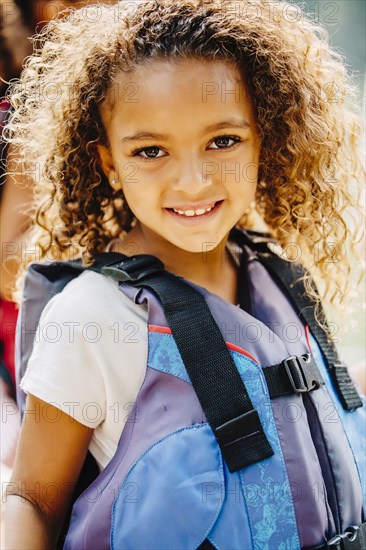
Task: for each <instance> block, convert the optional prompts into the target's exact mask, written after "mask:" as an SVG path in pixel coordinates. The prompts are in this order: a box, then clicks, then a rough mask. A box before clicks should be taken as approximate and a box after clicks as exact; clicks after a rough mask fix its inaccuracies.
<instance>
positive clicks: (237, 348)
mask: <svg viewBox="0 0 366 550" xmlns="http://www.w3.org/2000/svg"><path fill="white" fill-rule="evenodd" d="M148 329H149V332H160V333H162V334H171V333H172V331H171V329H170V328H169V327H163V326H160V325H148ZM226 345H227V347H228V348H229V349H231V350H232V351H236V352H238V353H241V354H242V355H245V356H246V357H249V359H251V360H252V361H254V362H255V363H257V364H259V362H258V360H257V359H256V358H255V357H254V355H252V354H251V353H249V351H246V350H245V349H244V348H241V347H240V346H237V345H236V344H232V343H231V342H226Z"/></svg>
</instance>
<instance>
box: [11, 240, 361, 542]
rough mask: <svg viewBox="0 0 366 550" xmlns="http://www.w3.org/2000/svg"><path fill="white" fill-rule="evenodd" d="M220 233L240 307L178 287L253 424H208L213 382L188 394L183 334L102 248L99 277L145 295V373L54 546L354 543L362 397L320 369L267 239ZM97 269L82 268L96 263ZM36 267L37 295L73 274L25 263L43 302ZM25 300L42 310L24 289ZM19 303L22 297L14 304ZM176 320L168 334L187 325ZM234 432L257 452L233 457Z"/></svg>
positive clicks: (320, 357) (319, 355)
mask: <svg viewBox="0 0 366 550" xmlns="http://www.w3.org/2000/svg"><path fill="white" fill-rule="evenodd" d="M231 237H232V238H233V240H236V242H238V243H240V246H241V247H242V259H241V268H240V276H241V279H240V280H242V281H243V286H244V281H245V289H244V290H245V292H244V291H242V292H241V293H239V294H240V295H241V296H242V300H241V302H243V303H245V309H243V308H242V307H240V308H239V307H235V306H233V305H232V304H229V303H228V302H226V301H225V300H223V299H221V298H219V297H218V296H217V295H215V294H212V293H210V292H208V291H207V290H206V289H204V288H202V287H199V286H197V285H194V284H193V283H190V282H188V281H183V282H184V283H185V284H186V285H188V286H189V287H190V288H191V289H194V290H195V292H198V293H199V294H200V295H201V296H202V297H203V299H204V302H205V304H207V306H208V309H209V312H210V314H211V315H212V317H213V319H214V321H215V323H216V325H217V327H218V328H219V331H220V333H221V337H222V340H223V342H224V345H225V351H226V350H227V351H228V353H229V354H230V356H231V359H232V361H233V365H234V368H235V372H236V373H237V374H238V375H239V378H240V381H241V383H242V384H243V388H244V390H240V391H246V392H247V394H248V398H249V401H250V403H251V404H252V406H253V409H254V411H255V415H257V416H256V417H258V424H255V427H254V428H253V429H252V428H251V429H250V430H249V428H248V427H247V424H248V415H247V416H246V415H244V414H243V415H242V416H243V418H241V419H240V423H241V425H240V430H239V429H238V428H237V424H233V425H229V426H228V427H227V426H225V431H224V432H223V433H224V436H222V435H221V432H220V430H216V428H215V426H214V427H213V424H212V414H213V413H212V410H211V408H210V406H208V407H207V403H206V402H205V397H206V394H205V392H206V391H207V393H208V394H209V393H210V392H211V394H210V395H211V404H212V401H214V403H213V409H214V408H215V405H216V404H217V407H218V408H219V399H217V401H216V395H215V394H214V390H215V388H214V384H213V383H212V381H210V379H209V377H207V376H206V381H205V384H206V386H207V390H206V389H205V384H203V386H204V395H203V397H202V393H201V392H202V388H201V389H200V388H199V387H198V386H197V380H196V371H194V370H193V371H192V370H191V367H189V368H188V365H187V362H186V364H185V363H184V361H183V358H182V357H186V350H185V347H189V344H190V342H188V343H183V344H182V342H181V341H180V334H179V335H178V336H179V337H177V336H176V337H174V336H173V333H174V334H176V330H177V329H176V326H175V324H174V323H173V325H172V326H170V325H169V322H168V321H167V317H168V318H169V319H171V311H170V310H169V308H168V307H167V305H166V304H165V302H164V300H163V301H162V298H161V297H160V298H159V295H158V294H157V292H156V291H155V292H154V290H153V289H152V287H151V286H149V284H148V282H149V276H151V274H152V273H151V272H149V269H148V268H147V269H146V268H144V267H141V265H140V268H139V272H140V274H141V273H142V276H141V278H140V280H139V284H136V283H137V280H136V278H134V275H133V274H132V276H131V279H130V280H128V278H129V277H130V275H131V273H130V274H129V275H128V276H127V277H126V271H124V268H126V266H127V264H126V265H125V266H124V265H122V264H123V262H121V263H118V264H117V263H116V262H117V256H115V257H113V258H112V257H110V258H109V263H110V264H112V266H108V267H107V268H106V269H105V268H104V273H108V274H109V275H111V276H116V277H117V278H119V279H120V284H119V288H120V291H121V292H123V293H125V294H126V295H127V296H128V297H129V298H130V299H131V300H134V301H135V302H136V303H139V304H142V303H147V304H148V360H147V370H146V377H145V380H144V382H143V384H142V387H141V388H140V391H139V393H138V396H137V398H136V403H135V407H134V409H133V411H132V412H131V414H130V418H129V421H128V422H127V423H126V425H125V428H124V429H123V431H122V434H121V438H120V441H119V444H118V448H117V451H116V453H115V455H114V457H113V458H112V460H111V461H110V463H109V464H108V465H107V467H106V468H105V469H104V470H103V472H102V473H101V474H99V475H98V476H97V477H96V479H95V480H94V481H93V482H92V483H91V484H90V485H89V486H87V487H86V488H85V489H84V490H83V491H82V492H81V494H79V496H78V498H77V499H76V502H75V503H74V505H73V508H72V513H71V518H70V523H69V525H68V529H67V535H66V538H65V543H64V548H65V549H80V548H85V549H86V548H87V549H94V548H95V549H98V550H99V549H104V548H105V549H107V548H113V549H121V548H126V549H142V548H143V549H163V548H165V549H172V548H174V549H188V548H192V549H196V548H218V549H245V550H247V549H258V550H259V549H261V550H262V549H269V550H271V549H277V548H279V549H280V548H281V549H282V548H286V549H291V550H292V549H294V550H296V549H301V548H319V549H321V548H348V547H350V546H347V545H349V544H352V545H353V546H352V548H358V549H361V548H365V532H366V527H365V524H363V522H364V521H365V517H364V516H365V512H364V510H365V503H366V483H365V469H364V457H365V440H364V438H363V437H360V434H361V433H364V430H365V410H366V409H365V406H364V403H363V406H360V405H362V400H361V398H360V397H359V396H358V394H357V392H356V391H355V388H354V386H353V384H352V381H351V382H348V380H350V379H349V378H346V375H345V374H344V370H342V373H341V375H340V377H339V376H338V375H337V376H334V374H332V367H331V366H330V365H329V357H331V359H332V360H334V362H335V361H336V359H337V358H336V357H335V355H334V354H335V352H334V350H333V348H332V349H331V351H330V352H329V350H326V351H327V352H328V354H327V353H325V352H324V349H323V348H324V346H323V348H322V347H321V346H320V345H319V341H320V343H322V340H321V332H319V331H318V330H317V329H316V328H315V330H314V322H313V321H311V320H310V321H309V316H308V312H307V314H306V315H303V310H299V308H298V307H297V305H296V303H295V302H296V300H294V299H293V296H292V295H291V294H289V293H288V291H287V288H286V285H284V284H281V283H280V279H281V277H280V278H278V277H276V275H274V272H273V271H271V265H270V262H271V260H272V259H273V257H274V255H273V254H272V253H271V252H270V251H269V249H268V247H267V242H268V239H267V238H265V237H263V236H260V235H256V234H250V235H248V233H246V232H244V231H240V230H239V232H237V231H235V232H232V234H231ZM261 255H262V257H261ZM274 261H277V259H276V258H275V259H274ZM113 262H114V263H113ZM266 262H267V265H266ZM281 262H284V261H283V260H281ZM105 263H106V262H105V259H104V264H105ZM286 263H287V262H286ZM102 264H103V260H101V263H100V264H99V266H98V265H96V266H94V269H96V270H100V271H101V272H103V268H101V265H102ZM61 267H62V269H63V273H62V277H61V276H60V269H61ZM155 268H156V264H155ZM159 269H160V268H159V267H158V269H157V273H156V279H157V278H158V277H159ZM289 269H291V268H289ZM30 270H32V268H30ZM47 270H48V271H47ZM52 270H53V271H52ZM116 270H117V272H119V275H118V273H117V274H116ZM153 271H154V269H152V272H153ZM46 272H47V277H46V279H47V281H48V282H47V284H48V285H49V289H48V299H49V297H50V296H49V293H50V292H49V291H50V289H51V288H52V289H53V291H54V290H55V288H56V287H57V290H56V291H59V289H60V288H61V287H62V286H64V284H65V280H71V279H72V278H73V277H75V276H77V266H76V265H74V266H70V264H68V265H65V264H64V265H63V266H61V265H60V264H53V267H51V266H48V268H47V269H46V271H45V270H44V266H41V267H39V266H33V279H37V277H34V274H35V273H37V274H38V275H39V276H38V279H37V280H38V289H39V296H41V295H42V289H43V296H44V299H43V301H45V300H46V301H47V299H46V297H45V295H44V288H45V284H44V279H45V273H46ZM79 272H80V271H79ZM121 272H122V276H121ZM51 273H52V274H51ZM277 273H278V270H277ZM295 275H296V273H295ZM144 276H145V279H144ZM30 278H32V275H30ZM292 278H294V275H292ZM150 281H151V279H150ZM181 282H182V281H181ZM285 282H286V281H285ZM32 286H33V288H37V285H35V284H34V281H33V283H32ZM156 288H159V286H157V287H156ZM156 288H155V290H156ZM264 290H265V291H264ZM53 291H52V292H53ZM28 296H29V292H28ZM26 297H27V289H26V288H25V298H26ZM302 299H303V298H302ZM33 300H36V303H38V305H39V309H40V310H41V309H42V308H43V307H44V304H43V305H42V308H41V307H40V306H41V304H39V302H37V300H39V299H38V298H37V296H35V294H33ZM297 302H299V300H298V299H297ZM162 303H164V307H163V305H162ZM30 305H31V304H30V302H29V299H28V300H27V299H25V302H24V307H25V309H26V308H27V307H29V306H30ZM181 309H182V308H181ZM188 313H189V312H187V315H188ZM24 316H25V311H24V310H23V311H22V317H21V318H22V319H23V320H24ZM305 317H307V319H308V321H309V322H307V320H306V318H305ZM189 322H190V321H189V317H187V318H186V321H185V326H183V327H182V330H181V333H184V329H185V328H186V332H187V333H189V326H188V325H189ZM172 329H173V330H172ZM195 330H197V329H195ZM198 330H199V329H198ZM202 331H203V329H202ZM203 332H204V331H203ZM189 334H190V333H189ZM194 339H195V338H194V335H192V336H191V345H192V346H194V341H193V340H194ZM200 345H201V347H203V346H205V340H204V339H203V340H202V339H201V341H200ZM207 345H208V346H209V349H211V348H210V344H209V343H208V344H207ZM182 346H183V348H182ZM330 347H331V346H330ZM23 351H24V352H25V350H23ZM25 355H26V353H23V357H24V356H25ZM197 357H200V355H199V350H198V351H197ZM327 358H328V360H327ZM24 368H26V361H23V363H22V369H23V371H24ZM341 368H342V369H344V366H343V365H342V367H341ZM197 371H198V373H199V369H197ZM228 372H229V371H228ZM189 373H191V376H190V375H189ZM339 379H340V382H339ZM345 381H347V385H346V382H345ZM192 382H194V384H192ZM230 383H231V384H232V385H233V384H234V383H233V382H231V381H230V380H228V382H227V386H228V387H229V388H230ZM235 384H236V382H235ZM345 387H346V389H347V391H346V392H345V393H346V396H345V397H344V396H343V395H342V393H341V390H344V388H345ZM232 395H233V400H235V399H236V398H237V396H236V394H234V393H233V394H232ZM23 397H24V396H20V399H22V398H23ZM208 402H210V399H208ZM202 403H203V405H202ZM209 405H210V403H209ZM228 407H229V404H228ZM239 409H240V407H239ZM252 417H253V415H252V414H251V415H250V418H252ZM243 426H244V427H243ZM246 430H247V431H246ZM239 432H240V433H239ZM258 434H259V435H258ZM262 435H263V437H259V436H262ZM257 437H258V438H259V439H258V440H257V439H256V438H257ZM253 438H254V439H253ZM238 440H240V442H241V443H242V445H241V451H243V449H244V455H245V454H246V453H245V449H246V448H248V453H249V448H251V447H250V445H251V442H252V441H254V442H255V445H257V442H258V441H259V443H258V445H257V446H259V447H261V446H262V447H263V445H264V446H265V445H267V444H268V446H267V447H266V449H267V450H266V452H265V453H264V455H262V457H260V456H259V455H258V456H257V457H256V458H255V457H254V458H252V459H251V460H250V461H249V462H250V463H248V464H246V465H245V466H243V462H240V460H241V459H240V460H239V462H236V461H237V455H236V454H235V453H234V455H233V453H231V454H230V452H228V447H229V450H230V447H232V448H234V447H236V446H237V444H238ZM246 445H247V447H246ZM268 449H269V451H268ZM239 450H240V449H239ZM255 452H257V449H255ZM239 454H240V453H239ZM233 456H234V459H233V461H232V457H233ZM258 457H259V458H258ZM245 460H246V458H245V456H244V461H245ZM79 493H80V491H79ZM353 539H354V540H353Z"/></svg>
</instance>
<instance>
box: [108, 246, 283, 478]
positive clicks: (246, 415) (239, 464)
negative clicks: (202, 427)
mask: <svg viewBox="0 0 366 550" xmlns="http://www.w3.org/2000/svg"><path fill="white" fill-rule="evenodd" d="M145 261H146V264H145ZM132 262H135V264H136V268H135V266H134V264H133V263H132ZM151 262H152V263H151ZM131 263H132V269H131ZM137 265H139V266H140V267H141V266H143V269H144V273H145V274H144V275H143V276H142V275H141V270H140V269H137ZM162 268H163V264H162V263H161V262H160V261H159V260H157V261H156V258H154V257H153V256H150V257H148V256H145V255H141V256H140V257H139V256H134V257H133V258H131V261H129V260H125V261H122V262H120V263H118V264H115V265H113V266H108V267H104V268H102V269H101V273H103V274H105V275H109V276H112V277H114V278H116V279H118V280H120V281H123V282H127V283H129V284H131V285H132V286H135V287H143V288H148V289H149V290H151V291H152V292H154V293H155V294H156V295H157V296H158V298H159V299H160V301H161V303H162V306H163V309H164V313H165V317H166V319H167V322H168V324H169V326H170V329H171V331H172V335H173V337H174V340H175V343H176V345H177V347H178V350H179V352H180V354H181V357H182V360H183V363H184V365H185V367H186V370H187V372H188V375H189V377H190V380H191V382H192V385H193V388H194V390H195V392H196V394H197V397H198V399H199V401H200V403H201V406H202V409H203V411H204V413H205V415H206V418H207V421H208V422H209V424H210V426H211V428H212V431H213V433H214V434H215V437H216V439H217V441H218V444H219V446H220V449H221V452H222V454H223V457H224V459H225V461H226V463H227V466H228V468H229V470H230V472H235V471H237V470H241V469H242V468H244V467H246V466H249V465H250V464H254V463H256V462H259V461H261V460H264V459H265V458H268V457H269V456H272V455H273V450H272V447H271V445H270V443H269V441H268V439H267V437H266V435H265V433H264V431H263V428H262V425H261V422H260V419H259V416H258V413H257V411H256V410H254V409H253V404H252V402H251V399H250V397H249V395H248V392H247V389H246V387H245V385H244V383H243V381H242V379H241V377H240V374H239V372H238V370H237V368H236V366H235V363H234V360H233V358H232V356H231V354H230V352H229V350H228V349H227V347H226V343H225V340H224V338H223V336H222V334H221V332H220V330H219V328H218V326H217V324H216V322H215V320H214V318H213V317H212V314H211V312H210V310H209V308H208V306H207V304H206V301H205V299H204V297H203V296H202V294H201V293H200V292H198V291H197V290H196V289H194V288H193V287H192V286H191V285H189V284H188V283H186V282H185V281H184V280H183V279H182V278H181V277H177V276H175V275H173V274H172V273H168V272H166V271H163V270H162Z"/></svg>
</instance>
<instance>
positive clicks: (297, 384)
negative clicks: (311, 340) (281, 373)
mask: <svg viewBox="0 0 366 550" xmlns="http://www.w3.org/2000/svg"><path fill="white" fill-rule="evenodd" d="M282 363H283V364H284V365H285V369H286V372H287V375H288V379H289V381H290V384H291V387H292V389H293V390H294V392H295V393H306V392H309V391H311V390H316V389H318V388H319V387H320V385H321V384H322V383H323V379H322V378H321V375H320V373H319V370H318V367H317V366H316V364H315V362H314V359H313V357H312V355H311V354H310V353H305V354H304V355H292V356H291V357H288V358H287V359H284V360H283V361H282Z"/></svg>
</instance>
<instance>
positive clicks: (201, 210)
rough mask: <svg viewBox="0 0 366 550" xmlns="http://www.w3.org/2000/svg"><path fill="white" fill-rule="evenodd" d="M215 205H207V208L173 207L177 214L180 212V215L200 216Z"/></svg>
mask: <svg viewBox="0 0 366 550" xmlns="http://www.w3.org/2000/svg"><path fill="white" fill-rule="evenodd" d="M214 206H215V205H214V204H213V205H212V206H209V207H208V208H198V209H197V210H176V209H175V208H173V210H174V212H177V214H181V215H182V216H188V217H192V216H202V215H203V214H206V213H207V212H210V210H212V209H213V207H214Z"/></svg>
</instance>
